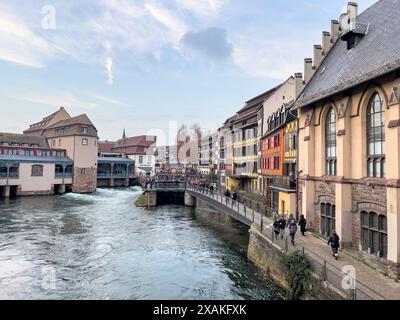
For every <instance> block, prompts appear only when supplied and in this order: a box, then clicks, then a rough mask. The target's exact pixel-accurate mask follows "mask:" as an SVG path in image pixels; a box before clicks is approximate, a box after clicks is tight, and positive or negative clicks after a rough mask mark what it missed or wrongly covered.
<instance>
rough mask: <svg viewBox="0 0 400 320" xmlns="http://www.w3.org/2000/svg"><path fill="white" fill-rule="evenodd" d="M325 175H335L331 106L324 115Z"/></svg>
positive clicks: (333, 121) (334, 146)
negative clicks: (325, 115)
mask: <svg viewBox="0 0 400 320" xmlns="http://www.w3.org/2000/svg"><path fill="white" fill-rule="evenodd" d="M325 145H326V148H325V152H326V175H327V176H336V113H335V110H334V109H333V108H332V107H331V108H330V109H329V112H328V115H327V117H326V132H325Z"/></svg>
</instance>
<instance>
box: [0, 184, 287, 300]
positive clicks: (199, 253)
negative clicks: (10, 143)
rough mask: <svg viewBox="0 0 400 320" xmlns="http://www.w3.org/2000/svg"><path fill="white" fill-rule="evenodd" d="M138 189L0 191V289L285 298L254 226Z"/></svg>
mask: <svg viewBox="0 0 400 320" xmlns="http://www.w3.org/2000/svg"><path fill="white" fill-rule="evenodd" d="M140 194H141V193H140V191H137V190H136V191H135V190H107V189H103V190H99V191H98V192H97V193H96V194H94V195H75V194H67V195H64V196H57V197H33V198H18V199H15V200H4V199H3V200H0V299H264V300H267V299H282V298H283V294H284V293H283V292H282V291H281V290H280V289H279V288H278V287H276V286H275V285H274V284H273V283H272V282H271V281H270V280H269V279H268V278H267V277H265V275H263V274H262V273H261V272H259V271H258V270H257V269H256V268H255V267H254V266H253V265H251V264H250V263H249V262H248V261H247V259H246V250H247V244H248V237H249V236H248V229H247V227H245V226H242V225H241V224H239V223H238V222H236V221H233V220H232V219H231V218H229V217H226V216H223V215H220V214H218V213H216V212H211V211H207V210H204V209H203V210H201V209H192V208H185V207H182V206H165V207H158V208H156V209H152V210H147V209H139V208H136V207H135V206H134V204H133V203H134V201H135V199H137V198H138V196H139V195H140Z"/></svg>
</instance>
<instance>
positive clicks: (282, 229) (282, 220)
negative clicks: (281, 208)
mask: <svg viewBox="0 0 400 320" xmlns="http://www.w3.org/2000/svg"><path fill="white" fill-rule="evenodd" d="M279 228H280V234H281V238H282V239H283V236H284V235H285V229H286V220H285V217H284V216H281V218H280V220H279Z"/></svg>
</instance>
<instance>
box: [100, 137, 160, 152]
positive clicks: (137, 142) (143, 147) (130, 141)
mask: <svg viewBox="0 0 400 320" xmlns="http://www.w3.org/2000/svg"><path fill="white" fill-rule="evenodd" d="M156 142H157V137H156V136H138V137H130V138H126V139H120V140H118V141H117V142H112V141H101V142H99V152H104V153H112V152H120V153H125V154H128V155H135V154H147V153H149V152H150V153H152V152H154V150H152V149H154V148H155V144H156Z"/></svg>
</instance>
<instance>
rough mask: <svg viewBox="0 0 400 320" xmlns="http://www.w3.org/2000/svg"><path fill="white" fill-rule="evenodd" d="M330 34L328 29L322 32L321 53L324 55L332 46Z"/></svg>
mask: <svg viewBox="0 0 400 320" xmlns="http://www.w3.org/2000/svg"><path fill="white" fill-rule="evenodd" d="M332 45H333V44H332V42H331V34H330V33H329V32H328V31H324V32H322V54H323V55H324V56H326V55H327V54H328V52H329V50H331V48H332Z"/></svg>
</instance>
